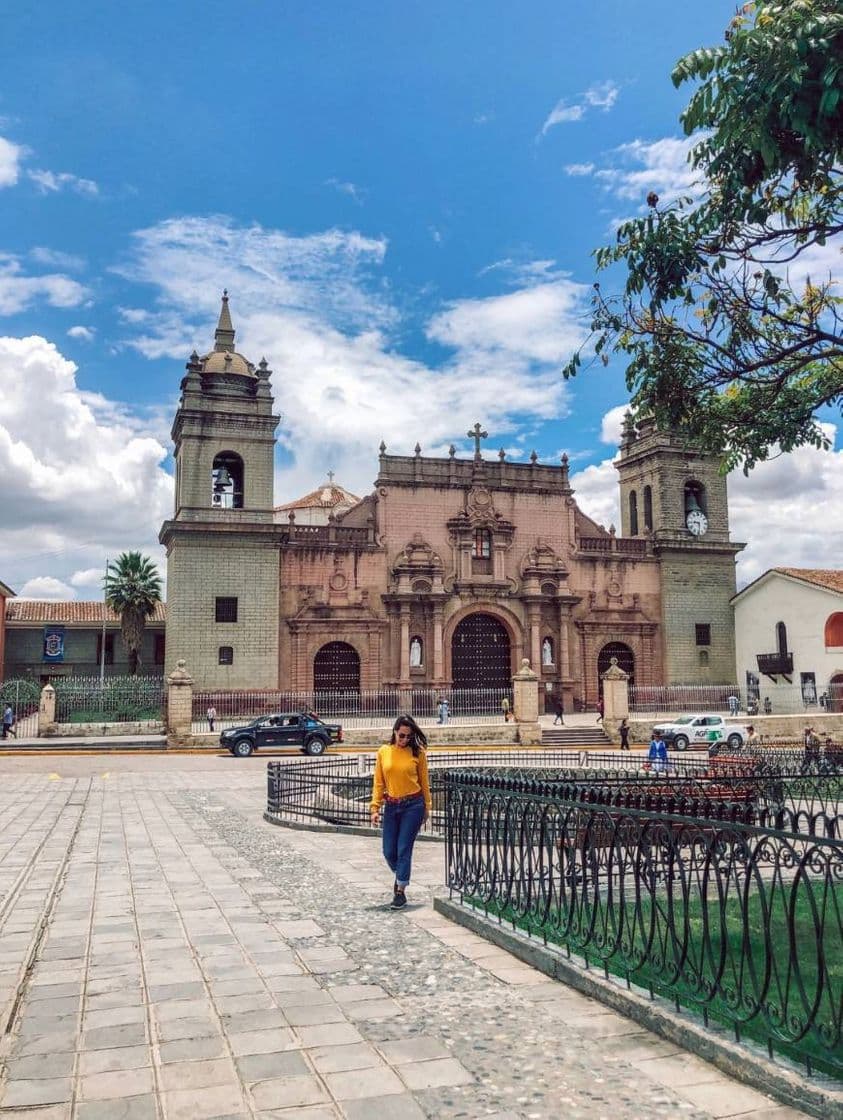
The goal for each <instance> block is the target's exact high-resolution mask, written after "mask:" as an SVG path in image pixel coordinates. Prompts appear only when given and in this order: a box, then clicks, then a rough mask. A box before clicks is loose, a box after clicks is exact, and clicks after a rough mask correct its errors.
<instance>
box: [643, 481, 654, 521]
mask: <svg viewBox="0 0 843 1120" xmlns="http://www.w3.org/2000/svg"><path fill="white" fill-rule="evenodd" d="M644 528H645V529H650V530H652V528H653V488H652V486H645V487H644Z"/></svg>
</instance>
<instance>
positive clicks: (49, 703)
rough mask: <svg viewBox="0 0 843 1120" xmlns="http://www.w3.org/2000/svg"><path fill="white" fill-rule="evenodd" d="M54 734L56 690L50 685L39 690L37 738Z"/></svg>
mask: <svg viewBox="0 0 843 1120" xmlns="http://www.w3.org/2000/svg"><path fill="white" fill-rule="evenodd" d="M55 733H56V690H55V689H54V688H53V686H52V685H51V684H45V685H44V687H43V688H42V689H41V699H40V700H39V702H38V738H39V739H40V738H41V737H42V736H43V735H55Z"/></svg>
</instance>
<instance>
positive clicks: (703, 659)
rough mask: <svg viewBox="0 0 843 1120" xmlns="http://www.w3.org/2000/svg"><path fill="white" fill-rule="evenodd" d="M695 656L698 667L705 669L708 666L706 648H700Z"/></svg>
mask: <svg viewBox="0 0 843 1120" xmlns="http://www.w3.org/2000/svg"><path fill="white" fill-rule="evenodd" d="M697 657H698V658H699V662H700V668H701V669H705V668H706V667H707V666H708V650H707V649H701V650H700V651H699V653H698V654H697Z"/></svg>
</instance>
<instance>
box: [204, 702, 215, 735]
mask: <svg viewBox="0 0 843 1120" xmlns="http://www.w3.org/2000/svg"><path fill="white" fill-rule="evenodd" d="M205 714H206V715H207V717H208V727H209V728H210V729H211V731H213V730H214V720H215V719H216V718H217V709H216V708H215V707H214V705H213V704H211V706H210V707H209V708H208V711H207V712H206V713H205Z"/></svg>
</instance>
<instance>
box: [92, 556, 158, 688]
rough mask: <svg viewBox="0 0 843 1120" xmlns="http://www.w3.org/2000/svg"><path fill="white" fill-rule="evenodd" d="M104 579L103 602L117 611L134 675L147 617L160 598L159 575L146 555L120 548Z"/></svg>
mask: <svg viewBox="0 0 843 1120" xmlns="http://www.w3.org/2000/svg"><path fill="white" fill-rule="evenodd" d="M104 583H105V601H106V604H107V605H108V606H109V607H111V609H112V610H113V611H115V612H116V613H117V614H119V615H120V630H121V632H122V634H123V644H124V645H125V646H126V650H127V651H128V654H129V672H130V673H131V675H132V676H135V675H136V674H137V671H138V669H139V667H140V663H141V658H140V653H141V648H142V645H143V631H144V626H145V625H146V620H147V619H148V618H149V616H150V615H151V614H152V612H153V611H154V610H155V606H156V604H157V603H160V602H161V590H162V583H161V577H160V576H159V575H158V569H157V568H156V567H155V565H154V564H153V562H152V561H151V560H150V559H149V557H148V556H141V554H140V553H139V552H123V553H121V555H120V556H118V557H117V559H116V560H115V561H114V562H113V563H110V564H109V565H108V568H107V569H106V575H105V581H104Z"/></svg>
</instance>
